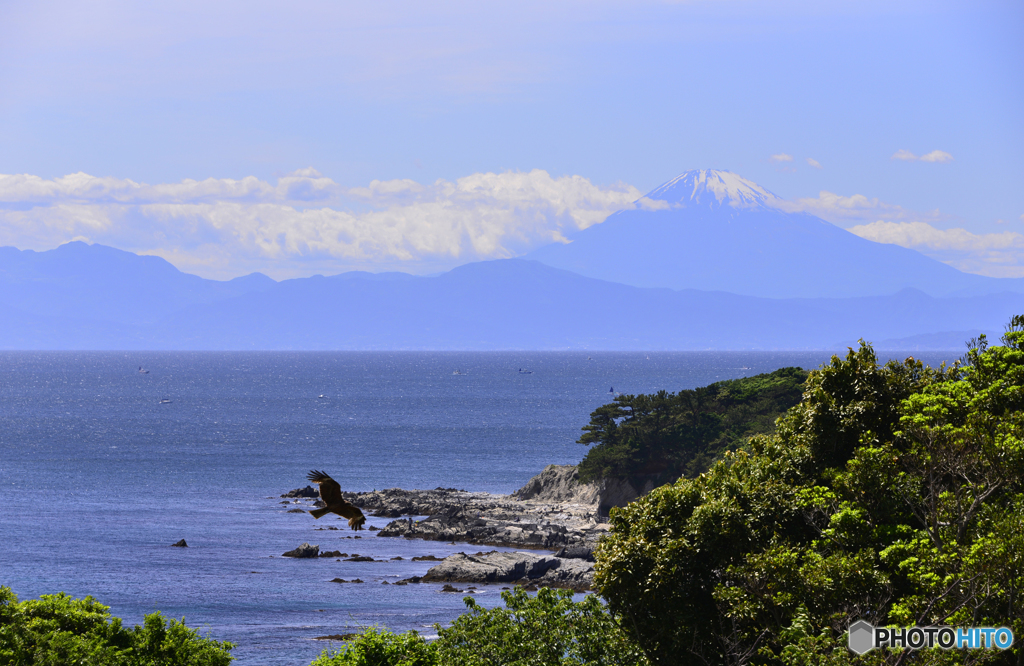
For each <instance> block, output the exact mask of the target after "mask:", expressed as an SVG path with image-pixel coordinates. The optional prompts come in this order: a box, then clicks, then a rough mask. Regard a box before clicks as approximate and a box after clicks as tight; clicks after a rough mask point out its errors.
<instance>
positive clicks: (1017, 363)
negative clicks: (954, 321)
mask: <svg viewBox="0 0 1024 666" xmlns="http://www.w3.org/2000/svg"><path fill="white" fill-rule="evenodd" d="M1003 343H1004V345H1003V346H993V347H989V346H988V345H987V342H986V341H985V339H984V338H982V339H981V340H978V341H974V343H973V344H972V345H971V346H970V348H969V351H968V354H967V356H966V357H965V359H964V362H963V364H962V365H960V364H954V366H953V367H951V368H945V367H943V368H939V369H928V368H925V367H923V366H922V364H921V363H920V362H917V361H915V360H914V359H907V361H906V362H904V363H895V362H890V363H888V364H887V365H885V366H882V367H879V366H878V364H877V362H876V358H875V355H874V353H873V351H872V349H871V347H870V346H867V345H864V344H863V343H862V345H861V347H860V348H859V349H858V350H856V351H854V350H851V351H850V353H849V354H848V355H847V356H846V358H845V360H841V359H839V358H833V360H832V362H831V364H829V365H827V366H824V367H822V368H821V369H819V370H816V371H814V372H812V373H811V374H810V376H809V377H808V379H807V383H806V388H805V398H804V400H803V401H802V402H801V403H800V404H799V405H798V406H796V407H795V408H793V409H792V410H790V412H789V413H788V414H787V415H786V416H785V418H783V419H782V420H780V422H779V427H778V430H777V432H775V433H774V434H771V435H761V436H757V437H755V438H753V439H752V440H751V446H750V450H749V451H747V452H744V451H740V452H735V453H729V454H727V455H726V456H725V457H724V459H723V460H721V461H720V462H718V463H716V464H715V465H714V466H713V467H712V468H711V469H710V470H709V471H708V472H707V473H705V474H703V475H701V476H700V477H698V478H696V479H685V478H684V479H680V480H679V481H677V482H676V483H674V484H672V485H669V486H665V487H662V488H658V489H656V490H655V491H654V492H652V493H650V494H649V495H648V496H646V497H643V498H641V499H640V500H638V501H636V502H634V503H633V504H630V505H629V506H627V507H624V508H622V509H619V510H615V511H613V513H612V524H613V531H612V534H611V535H610V538H608V539H607V540H606V541H605V542H604V543H603V544H602V545H601V546H600V547H599V552H598V565H597V566H598V572H597V578H596V584H597V586H598V587H599V589H600V590H601V592H602V594H603V595H604V596H605V597H606V599H607V600H608V603H609V606H610V609H611V610H612V612H613V613H614V614H615V615H616V616H618V617H619V618H620V619H621V621H622V623H623V626H624V627H626V628H627V629H628V630H629V632H630V633H631V635H632V636H633V637H635V639H636V640H637V641H638V642H639V644H640V645H641V646H642V648H643V649H644V651H645V653H646V654H647V656H648V657H649V659H650V660H651V662H652V663H655V664H678V663H701V664H723V665H724V664H737V665H739V664H794V665H796V664H801V665H810V664H840V663H848V662H853V661H857V662H858V663H892V664H897V663H902V662H904V661H908V660H916V661H925V662H928V663H947V662H948V663H981V662H999V663H1007V664H1009V663H1017V664H1019V663H1022V662H1024V651H1022V650H1021V648H1020V646H1019V644H1018V645H1016V646H1015V647H1014V648H1013V649H1012V650H1010V651H1007V652H1000V651H995V650H969V651H957V650H952V651H948V652H940V651H938V650H937V649H935V650H925V651H921V652H912V651H909V650H907V651H901V650H875V651H872V652H869V653H868V654H866V655H864V656H863V657H859V658H858V657H855V656H854V655H853V654H852V653H850V652H849V651H848V650H847V648H846V643H845V635H844V634H845V632H846V629H847V627H848V626H849V624H850V623H851V622H852V621H855V620H857V619H861V618H864V619H868V620H869V621H871V622H872V623H873V624H875V625H876V626H883V625H894V626H901V627H905V626H911V625H922V626H924V625H938V624H948V625H953V626H1002V625H1008V626H1010V627H1011V628H1012V629H1013V631H1014V634H1015V635H1016V636H1017V637H1018V638H1019V637H1021V636H1022V635H1024V606H1022V600H1021V595H1022V593H1024V317H1015V318H1014V319H1013V321H1012V322H1011V324H1010V326H1009V327H1008V330H1007V333H1006V334H1005V335H1004V336H1003Z"/></svg>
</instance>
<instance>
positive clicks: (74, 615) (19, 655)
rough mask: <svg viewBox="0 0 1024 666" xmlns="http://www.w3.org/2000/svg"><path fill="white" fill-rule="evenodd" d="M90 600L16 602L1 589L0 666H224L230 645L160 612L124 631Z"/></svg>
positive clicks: (51, 597) (49, 597)
mask: <svg viewBox="0 0 1024 666" xmlns="http://www.w3.org/2000/svg"><path fill="white" fill-rule="evenodd" d="M109 611H110V608H109V607H107V606H104V605H102V604H100V603H98V602H96V600H95V599H93V598H92V597H86V598H84V599H75V598H72V597H69V596H68V595H66V594H44V595H43V596H41V597H40V598H39V599H30V600H28V601H18V597H17V596H15V594H14V593H13V592H11V589H10V588H9V587H0V664H17V665H18V666H34V665H38V666H43V665H46V666H49V665H54V666H56V665H57V664H81V665H82V666H227V664H229V663H230V662H231V660H232V656H231V652H230V651H231V648H232V647H233V646H232V644H231V643H228V642H221V641H215V640H213V639H210V638H204V637H202V636H200V635H199V632H198V631H196V630H195V629H189V628H188V627H186V626H185V624H184V622H178V621H176V620H170V622H169V623H168V622H166V621H165V620H164V618H163V616H161V615H160V613H151V614H149V615H147V616H146V618H145V621H144V623H143V626H141V627H140V626H134V627H132V628H131V629H126V628H124V627H123V626H121V620H120V619H119V618H116V617H114V618H112V617H111V616H110V612H109Z"/></svg>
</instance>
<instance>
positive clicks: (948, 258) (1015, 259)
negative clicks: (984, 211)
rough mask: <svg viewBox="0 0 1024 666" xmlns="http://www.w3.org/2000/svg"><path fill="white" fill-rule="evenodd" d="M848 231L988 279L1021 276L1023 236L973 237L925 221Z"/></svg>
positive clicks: (1006, 233)
mask: <svg viewBox="0 0 1024 666" xmlns="http://www.w3.org/2000/svg"><path fill="white" fill-rule="evenodd" d="M847 231H850V232H852V233H855V234H857V235H858V236H860V237H861V238H866V239H868V240H870V241H875V242H876V243H891V244H893V245H900V246H902V247H909V248H911V249H914V250H917V251H919V252H921V253H922V254H927V255H928V256H930V257H932V258H934V259H938V260H940V261H944V262H945V263H947V264H949V265H951V266H953V267H954V268H958V269H960V270H962V271H964V272H966V273H978V274H980V275H988V276H989V277H1024V266H1021V265H1020V262H1021V258H1022V256H1024V235H1022V234H1019V233H1016V232H1013V231H1004V232H1001V233H990V234H973V233H971V232H970V231H967V230H966V229H959V228H955V229H936V228H935V227H933V226H931V225H930V224H928V223H926V222H885V221H882V220H878V221H876V222H872V223H870V224H859V225H856V226H853V227H850V228H849V229H848V230H847Z"/></svg>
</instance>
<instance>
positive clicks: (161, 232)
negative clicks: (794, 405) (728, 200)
mask: <svg viewBox="0 0 1024 666" xmlns="http://www.w3.org/2000/svg"><path fill="white" fill-rule="evenodd" d="M700 168H714V169H726V170H730V171H733V172H736V173H738V174H740V175H742V176H744V177H745V178H748V179H750V180H752V181H754V182H756V183H758V184H759V185H761V186H763V187H765V188H767V189H768V190H770V191H771V192H773V193H775V194H776V195H778V196H779V197H781V198H782V199H784V200H786V201H787V202H788V205H789V207H790V208H791V209H794V210H804V211H808V212H812V213H814V214H817V215H820V216H822V217H823V218H824V219H827V220H829V221H830V222H833V223H835V224H838V225H840V226H842V227H844V228H847V229H850V230H851V231H853V232H854V233H857V234H858V235H861V236H864V237H866V238H870V239H872V240H877V241H879V242H890V243H897V244H901V245H904V246H907V247H913V248H915V249H918V250H920V251H922V252H925V253H926V254H929V255H930V256H934V257H936V258H938V259H940V260H942V261H946V262H948V263H950V264H952V265H954V266H956V267H958V268H960V269H961V270H967V271H970V272H975V273H981V274H986V275H993V276H1024V3H1021V2H1019V0H1007V1H990V0H977V1H975V2H970V3H965V2H944V1H942V0H937V1H936V0H930V1H927V2H925V1H922V2H917V1H916V0H907V1H905V2H892V1H891V0H888V1H885V2H877V1H874V0H857V1H856V2H846V1H835V2H824V1H816V2H811V1H808V2H796V1H786V0H779V1H773V2H770V3H769V2H763V1H761V0H753V1H747V0H693V1H683V2H659V1H644V0H632V1H630V2H613V1H603V0H593V1H590V2H582V1H580V2H577V1H558V0H545V1H544V2H531V1H529V0H524V1H521V2H517V3H500V4H499V3H479V2H435V3H422V2H412V1H405V0H388V1H387V2H377V3H353V2H343V1H338V0H329V1H328V0H323V1H321V0H302V1H300V2H292V3H283V2H261V1H259V0H247V1H246V2H240V1H238V2H236V1H233V0H230V1H228V0H203V1H202V2H198V1H197V2H192V1H191V0H176V1H175V2H162V1H159V0H158V1H153V2H147V3H137V2H119V1H114V2H104V1H102V0H100V1H97V2H94V3H80V2H66V1H59V0H58V1H49V0H40V1H38V2H30V3H28V2H12V1H9V0H0V245H12V246H15V247H18V248H21V249H34V250H46V249H50V248H53V247H56V246H57V245H59V244H61V243H64V242H67V241H70V240H74V239H79V240H86V241H89V242H98V243H103V244H105V245H112V246H114V247H119V248H121V249H126V250H131V251H133V252H139V253H145V254H157V255H160V256H163V257H165V258H167V259H168V260H169V261H171V262H172V263H174V264H175V265H176V266H178V267H179V268H181V269H182V270H185V271H187V272H192V273H197V274H199V275H203V276H204V277H210V278H216V279H228V278H231V277H235V276H238V275H242V274H246V273H249V272H252V271H261V272H263V273H266V274H267V275H270V276H271V277H274V278H276V279H282V278H288V277H301V276H306V275H311V274H315V273H322V274H334V273H340V272H343V271H345V270H354V269H359V270H372V271H383V270H403V271H407V272H413V273H432V272H438V271H442V270H446V269H448V268H451V267H453V266H455V265H458V264H461V263H465V262H468V261H477V260H481V259H491V258H504V257H512V256H518V255H521V254H523V253H525V252H527V251H529V250H530V249H533V248H535V247H538V246H540V245H543V244H545V243H549V242H553V241H560V240H564V239H565V238H566V236H568V235H569V234H571V233H572V232H573V231H576V230H578V229H583V228H586V227H587V226H590V225H592V224H598V223H600V222H601V221H602V220H603V219H604V217H606V216H607V215H608V214H610V213H612V212H614V211H615V210H621V209H623V208H628V207H630V206H631V205H633V203H632V202H633V201H635V200H636V199H638V198H639V197H640V196H642V195H643V193H645V192H647V191H649V190H651V189H653V188H655V187H656V186H657V185H659V184H660V183H662V182H664V181H666V180H669V179H671V178H673V177H674V176H676V175H678V174H679V173H681V172H683V171H686V170H689V169H700Z"/></svg>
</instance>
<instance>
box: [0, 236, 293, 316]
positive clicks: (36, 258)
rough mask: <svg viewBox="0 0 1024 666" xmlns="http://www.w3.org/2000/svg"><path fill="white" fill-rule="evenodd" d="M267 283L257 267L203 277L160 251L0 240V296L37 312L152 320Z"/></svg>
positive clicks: (29, 312)
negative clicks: (46, 246) (26, 245)
mask: <svg viewBox="0 0 1024 666" xmlns="http://www.w3.org/2000/svg"><path fill="white" fill-rule="evenodd" d="M274 284H276V283H275V282H274V280H272V279H270V278H269V277H267V276H266V275H263V274H262V273H252V274H250V275H246V276H243V277H239V278H235V279H234V280H230V281H227V282H218V281H216V280H204V279H203V278H201V277H198V276H195V275H189V274H188V273H182V272H181V271H179V270H178V269H177V268H175V267H174V266H172V265H171V264H170V263H168V262H167V261H166V260H164V259H162V258H160V257H152V256H140V255H137V254H133V253H131V252H125V251H123V250H117V249H114V248H112V247H107V246H104V245H89V244H87V243H83V242H80V241H76V242H72V243H66V244H64V245H61V246H60V247H58V248H56V249H54V250H49V251H47V252H33V251H32V250H19V249H17V248H13V247H0V290H2V291H0V303H2V304H4V305H6V306H8V307H9V308H12V309H15V310H20V311H22V312H24V313H26V314H27V315H35V316H40V317H44V318H45V317H58V318H64V319H66V320H71V319H75V320H79V319H81V320H99V321H110V322H119V323H125V324H145V323H153V322H156V321H160V320H162V319H164V318H166V317H167V316H169V315H171V314H172V313H174V312H177V311H178V310H180V309H181V308H183V307H186V306H188V305H193V304H196V303H212V302H215V301H220V300H223V299H225V298H230V297H232V296H238V295H241V294H245V293H249V292H254V291H261V290H264V289H267V288H268V287H270V286H272V285H274Z"/></svg>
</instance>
